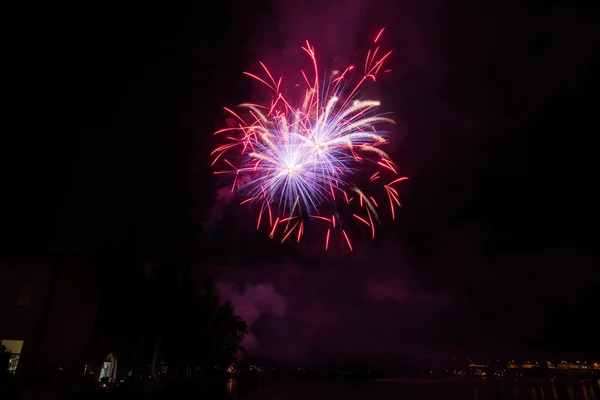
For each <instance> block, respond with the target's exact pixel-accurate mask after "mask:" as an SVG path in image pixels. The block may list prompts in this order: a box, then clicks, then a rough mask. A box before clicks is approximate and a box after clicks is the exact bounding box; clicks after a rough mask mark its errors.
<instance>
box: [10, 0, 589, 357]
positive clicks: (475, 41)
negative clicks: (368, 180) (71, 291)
mask: <svg viewBox="0 0 600 400" xmlns="http://www.w3.org/2000/svg"><path fill="white" fill-rule="evenodd" d="M238 3H240V4H238ZM325 3H327V5H326V6H324V5H322V4H320V2H316V1H313V2H311V1H308V0H303V1H297V2H293V5H292V4H291V3H290V2H287V1H284V0H263V1H261V2H258V3H257V4H256V5H252V6H250V5H248V4H247V2H246V3H244V2H231V1H223V2H214V3H213V4H210V5H205V6H203V7H202V6H201V5H198V6H196V7H192V8H185V7H182V8H179V9H176V8H175V7H174V6H173V7H171V6H169V7H166V6H165V5H162V6H160V7H158V6H144V7H141V6H140V7H139V8H136V9H126V8H93V9H92V8H80V9H72V8H64V9H60V8H51V9H37V8H32V9H19V10H17V9H14V10H11V11H10V12H8V13H7V16H8V19H9V23H8V25H7V28H8V30H7V33H5V35H3V44H4V46H3V54H4V57H3V59H4V60H5V61H4V63H3V64H4V65H8V67H9V68H8V71H7V72H5V73H4V76H3V79H4V82H3V88H4V90H3V93H4V95H5V96H6V97H5V98H6V101H5V106H4V108H3V129H2V131H3V134H2V144H1V146H0V163H1V168H0V170H1V171H2V172H1V174H2V175H1V179H2V185H1V190H2V193H1V198H0V206H1V208H0V210H1V211H0V226H1V240H2V251H3V252H5V253H7V252H9V251H15V250H20V251H21V253H26V254H35V253H40V254H41V253H42V252H43V251H44V250H47V249H61V250H63V251H65V249H66V250H67V251H69V250H70V249H87V250H89V251H95V250H97V249H99V248H102V247H103V246H106V245H107V243H110V244H117V245H119V244H123V246H122V247H124V248H129V249H131V251H135V252H138V253H142V254H143V255H144V257H145V258H147V259H149V260H150V259H155V258H161V257H164V256H165V255H166V256H170V257H174V258H177V259H181V260H186V262H189V261H190V260H191V262H193V263H194V264H195V265H196V266H197V269H198V271H199V273H200V274H202V273H208V274H212V275H214V276H216V277H217V278H218V281H217V282H218V284H217V287H218V289H219V291H220V293H222V295H223V296H225V297H228V298H230V299H231V300H232V301H233V302H234V304H235V305H236V306H237V307H238V311H239V312H240V313H241V314H243V316H244V317H245V318H246V319H248V321H249V322H251V332H252V337H251V339H250V341H249V342H248V343H247V344H248V348H249V352H250V353H251V354H258V355H265V356H270V357H275V358H282V359H289V360H313V359H315V358H318V356H320V355H326V356H330V357H337V356H338V355H342V356H347V355H348V356H349V355H355V356H357V357H377V356H378V355H383V354H398V355H402V354H411V355H415V354H421V353H425V352H439V353H445V354H449V353H454V352H463V353H464V352H488V353H494V352H504V351H508V350H510V351H514V352H517V353H519V352H524V351H526V350H527V351H531V352H548V353H552V354H563V353H572V354H580V353H584V354H585V353H589V352H592V353H595V354H598V353H600V347H599V345H598V344H597V340H596V339H597V329H596V328H595V326H596V323H597V321H596V320H597V318H598V316H597V311H595V310H596V309H597V307H598V302H599V298H598V294H597V293H598V292H599V291H598V287H599V286H600V285H599V284H600V274H599V273H598V265H599V264H598V254H597V251H596V247H597V246H596V239H597V237H598V235H597V227H598V211H597V204H598V195H597V189H596V187H595V186H596V183H597V177H596V169H597V168H596V165H595V164H596V163H595V162H594V161H593V160H594V159H595V155H596V151H597V150H596V146H595V145H594V140H595V137H594V136H595V132H596V131H597V129H596V125H597V122H596V118H595V115H596V114H597V111H596V109H595V108H596V107H595V106H596V104H597V101H596V100H595V99H596V94H595V93H596V91H595V89H594V88H595V86H596V85H595V83H596V76H595V75H594V74H592V69H593V68H595V65H597V64H595V63H594V59H593V52H592V47H593V46H592V45H591V44H592V43H594V42H595V41H597V40H598V33H597V32H596V31H595V30H594V29H593V26H594V23H595V21H596V17H595V15H594V14H595V13H594V12H593V11H594V10H591V9H585V8H582V7H577V6H575V5H570V2H567V1H554V2H541V1H531V2H522V3H517V2H506V1H504V2H491V3H489V4H487V3H486V4H485V5H484V4H483V3H481V2H478V1H474V0H460V1H458V2H444V1H441V0H426V1H417V0H401V1H398V2H392V1H387V2H386V1H383V0H380V1H374V2H361V1H359V0H352V1H350V2H348V1H343V0H339V1H338V0H334V1H331V2H325ZM82 7H83V6H82ZM165 7H166V8H165ZM381 26H387V28H388V30H387V34H388V38H387V40H388V43H389V45H390V46H391V47H392V48H393V50H394V56H393V57H392V60H391V62H390V66H391V67H392V68H393V70H394V72H393V77H392V78H390V81H389V82H387V83H386V85H385V86H384V87H380V88H379V90H380V93H378V94H379V97H380V98H381V99H382V101H383V102H384V104H386V105H388V107H389V108H390V111H393V112H394V113H395V114H396V119H397V120H398V121H399V124H398V127H397V132H396V137H397V138H398V139H397V140H396V141H395V148H396V151H395V152H394V159H395V160H396V162H397V163H398V164H399V167H400V170H401V171H402V173H404V174H406V175H408V176H409V177H410V178H411V180H410V182H408V183H407V184H406V185H404V186H402V191H401V198H402V201H403V206H404V207H403V210H402V212H401V213H400V215H399V218H398V219H397V220H396V222H395V223H393V224H391V223H389V224H386V228H385V229H384V230H383V231H382V232H383V233H382V234H381V235H380V236H379V238H378V239H377V240H376V242H375V243H371V242H370V241H368V240H360V239H359V240H357V242H356V243H355V248H356V252H355V253H354V254H352V255H347V254H346V255H341V254H339V253H335V254H332V253H328V254H323V253H322V252H321V250H320V249H319V250H317V249H316V248H315V247H314V246H310V245H309V244H306V245H302V244H301V245H290V246H280V245H274V244H273V243H271V242H270V241H269V240H268V239H267V238H266V234H265V235H258V234H256V233H255V232H254V230H253V224H254V223H253V222H252V220H250V219H248V217H247V215H246V214H247V213H245V212H244V210H241V209H240V208H239V207H238V206H236V205H234V204H233V203H232V204H229V203H228V202H227V201H225V200H224V199H223V198H221V197H219V196H218V195H217V193H219V189H220V188H222V187H223V183H222V182H219V181H218V180H216V179H214V177H212V174H211V171H210V169H209V167H208V165H209V158H208V153H209V151H210V149H211V147H212V146H214V145H215V144H216V143H217V142H216V141H215V140H216V139H215V138H214V137H213V136H212V132H214V131H215V130H216V129H218V128H219V127H220V126H222V125H223V124H224V118H225V115H224V113H223V112H222V106H235V104H238V103H240V102H243V101H246V100H249V99H250V100H251V99H252V97H253V96H255V95H256V94H255V93H253V90H252V86H251V85H249V84H248V83H247V81H246V80H245V78H244V77H243V76H242V74H241V72H242V71H243V70H248V69H253V68H256V64H257V61H259V60H265V61H267V62H268V63H269V65H271V66H273V67H274V68H276V69H278V70H279V71H282V72H283V73H287V70H286V69H288V68H289V69H290V70H296V67H295V66H290V65H289V63H290V61H289V60H290V58H291V57H295V54H297V52H298V51H299V46H300V45H301V44H302V42H303V40H305V39H310V40H311V41H312V42H313V43H314V44H315V45H316V46H317V49H318V50H319V51H320V52H321V53H322V54H325V55H327V56H328V57H334V56H338V55H339V56H345V57H348V56H352V55H353V53H355V52H357V51H359V50H361V49H362V47H364V46H362V44H363V43H364V38H365V37H371V35H372V34H373V32H376V31H377V29H378V28H379V27H381ZM361 46H362V47H361Z"/></svg>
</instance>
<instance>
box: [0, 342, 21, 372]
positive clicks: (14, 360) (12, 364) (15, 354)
mask: <svg viewBox="0 0 600 400" xmlns="http://www.w3.org/2000/svg"><path fill="white" fill-rule="evenodd" d="M0 344H1V345H2V346H4V347H6V351H7V352H9V353H10V361H9V363H8V370H9V371H10V372H12V373H13V374H14V373H15V372H16V371H17V365H18V364H19V358H20V357H21V349H22V348H23V341H22V340H3V341H2V343H0Z"/></svg>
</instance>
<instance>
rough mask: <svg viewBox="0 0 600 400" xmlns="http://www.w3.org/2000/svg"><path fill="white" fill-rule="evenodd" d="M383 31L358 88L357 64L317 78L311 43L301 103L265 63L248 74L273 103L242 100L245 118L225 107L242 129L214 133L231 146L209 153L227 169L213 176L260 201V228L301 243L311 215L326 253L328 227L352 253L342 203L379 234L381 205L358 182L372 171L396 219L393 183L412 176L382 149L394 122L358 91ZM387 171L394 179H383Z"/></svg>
mask: <svg viewBox="0 0 600 400" xmlns="http://www.w3.org/2000/svg"><path fill="white" fill-rule="evenodd" d="M383 31H384V30H383V29H382V30H381V31H379V33H378V34H377V36H376V38H375V40H374V46H375V47H374V48H373V49H371V50H369V51H368V53H367V56H366V58H365V64H364V72H363V74H362V75H361V76H360V78H359V79H358V83H357V84H356V85H355V86H351V85H350V80H351V79H352V75H353V74H354V73H355V72H356V68H355V67H354V66H349V67H347V68H346V69H344V70H343V71H342V72H340V71H333V72H332V73H331V74H330V76H329V78H328V79H327V80H324V81H322V82H321V81H319V68H318V65H317V58H316V53H315V49H314V47H312V45H311V44H310V43H309V42H306V45H305V46H304V47H302V49H303V50H304V51H305V52H306V53H307V54H308V56H309V57H310V60H311V62H312V66H313V73H314V77H313V78H312V79H311V78H309V74H307V73H306V72H304V71H300V72H301V76H302V78H303V80H304V83H305V85H306V89H305V91H304V93H303V96H299V97H300V98H301V99H300V100H301V101H299V102H294V101H288V99H287V98H286V97H285V96H284V95H283V93H282V90H281V85H282V81H283V79H282V78H278V79H275V78H274V77H273V75H272V74H271V72H270V71H269V70H268V69H267V67H266V66H265V65H264V64H263V63H262V62H261V63H260V65H261V67H262V69H263V71H264V76H263V77H261V76H259V75H255V74H251V73H248V72H245V73H244V74H246V75H247V76H249V77H251V78H252V79H255V80H257V81H258V82H260V83H261V84H262V85H264V86H265V87H267V88H268V89H269V90H270V91H272V93H273V95H272V99H271V102H270V104H268V105H264V104H251V103H244V104H241V105H240V108H241V109H243V110H244V111H245V113H244V114H243V116H241V115H240V114H238V113H236V112H235V111H233V110H231V109H228V108H225V110H226V111H227V112H228V113H229V114H231V115H232V116H233V117H234V118H235V120H236V121H237V126H236V127H230V128H226V129H222V130H220V131H217V132H216V133H215V134H222V135H224V136H225V139H226V143H225V144H223V145H222V146H220V147H218V148H216V149H215V150H214V151H213V152H212V153H211V155H212V156H213V157H214V160H213V163H212V165H213V166H214V165H216V164H217V163H219V165H223V166H224V167H225V169H219V170H217V171H215V174H229V175H232V176H233V183H232V187H231V190H232V191H234V190H237V191H239V192H240V193H241V194H242V195H243V197H244V199H243V201H242V202H241V204H247V203H249V204H252V203H254V204H258V208H259V212H258V221H257V229H259V228H260V226H261V223H263V221H265V222H266V223H268V225H269V232H270V234H269V237H271V238H274V237H275V235H277V232H278V231H282V232H281V235H282V240H281V241H282V242H283V241H285V240H286V239H288V238H289V237H293V236H292V233H293V232H296V235H295V237H296V239H297V241H300V239H301V238H302V235H303V233H304V226H305V223H306V222H308V220H314V221H321V223H324V224H325V225H326V231H325V232H326V233H325V249H326V250H327V249H328V248H329V246H330V239H331V238H330V236H331V235H330V234H331V233H332V232H331V231H332V230H334V229H337V230H338V231H339V234H340V239H341V240H342V242H343V243H345V245H346V246H347V248H348V249H350V251H352V244H351V241H350V238H349V235H348V233H347V230H346V229H343V226H342V223H341V222H342V221H341V217H340V212H339V208H340V205H341V204H345V205H346V206H350V205H353V206H354V207H355V211H352V212H349V214H348V215H351V216H352V217H353V218H352V219H353V220H355V221H358V222H360V223H361V224H363V225H364V226H366V227H367V228H368V229H369V230H370V233H371V236H372V237H373V238H374V237H375V225H376V223H377V224H379V223H380V221H379V213H378V212H377V208H378V207H379V206H378V203H377V201H376V200H375V198H374V197H373V195H366V194H365V190H364V189H361V188H359V187H358V186H357V184H356V183H355V179H356V178H357V177H359V176H360V175H361V174H362V173H363V171H365V170H371V173H370V179H369V188H377V189H378V191H379V192H382V193H384V194H385V195H387V198H388V200H389V206H390V212H391V216H392V219H394V218H395V208H396V207H399V206H400V201H399V194H398V191H397V189H396V188H395V187H394V185H395V184H397V183H399V182H401V181H403V180H406V179H408V178H406V177H398V175H397V171H396V165H395V164H394V163H393V162H392V160H391V159H390V157H389V156H388V155H387V153H386V152H385V151H384V150H383V149H382V147H383V146H384V145H386V144H387V143H388V132H386V131H385V130H382V129H379V127H380V126H381V125H383V124H393V123H394V121H393V120H392V119H390V118H388V117H386V116H385V115H383V114H380V113H378V112H377V107H379V105H380V103H379V101H375V100H366V99H362V98H360V97H359V96H358V93H359V91H360V88H361V86H362V85H363V84H364V83H365V82H366V81H373V82H375V81H376V79H377V75H378V73H379V72H380V70H381V69H382V67H383V65H384V63H385V61H386V59H387V58H388V57H389V56H390V54H391V51H390V52H387V53H383V52H381V51H380V47H379V44H378V42H379V40H380V38H381V35H382V33H383ZM382 53H383V54H382ZM384 72H389V70H386V71H384ZM373 169H376V170H375V171H374V172H373ZM388 175H391V176H392V177H393V178H392V179H391V180H390V181H388V182H387V183H385V176H388ZM340 202H341V203H340ZM359 213H360V214H359ZM336 221H337V224H336Z"/></svg>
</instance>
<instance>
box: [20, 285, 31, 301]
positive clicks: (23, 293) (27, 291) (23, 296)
mask: <svg viewBox="0 0 600 400" xmlns="http://www.w3.org/2000/svg"><path fill="white" fill-rule="evenodd" d="M32 301H33V286H32V285H29V284H27V285H21V286H20V287H19V292H18V293H17V305H18V306H28V305H30V304H31V302H32Z"/></svg>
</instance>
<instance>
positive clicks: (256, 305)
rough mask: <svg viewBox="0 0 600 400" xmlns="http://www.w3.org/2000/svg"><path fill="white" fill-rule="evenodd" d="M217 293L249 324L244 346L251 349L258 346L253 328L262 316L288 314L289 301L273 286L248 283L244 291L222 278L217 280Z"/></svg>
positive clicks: (281, 316) (278, 316) (280, 316)
mask: <svg viewBox="0 0 600 400" xmlns="http://www.w3.org/2000/svg"><path fill="white" fill-rule="evenodd" d="M216 291H217V295H218V296H219V298H221V299H222V300H225V301H230V302H231V305H232V306H233V309H234V311H235V313H236V314H237V315H239V316H240V317H242V318H243V319H244V321H246V324H248V335H247V336H246V338H245V339H244V343H243V345H244V346H245V347H246V348H247V349H251V348H253V347H256V346H257V345H258V341H257V338H256V336H255V335H254V334H253V333H252V326H253V325H254V323H255V322H256V321H257V320H258V319H259V318H260V317H261V315H271V316H275V317H277V318H283V317H285V316H286V312H287V299H286V298H285V297H284V296H282V295H281V294H279V293H277V292H276V291H275V288H274V287H273V285H271V284H269V283H260V284H257V285H252V284H250V283H247V284H246V286H245V287H244V288H243V290H242V289H240V287H239V286H238V285H237V284H235V283H234V282H232V281H230V280H227V279H225V278H221V279H219V280H217V283H216Z"/></svg>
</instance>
